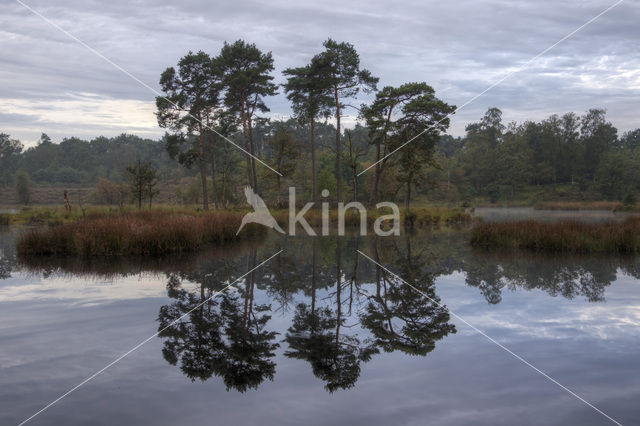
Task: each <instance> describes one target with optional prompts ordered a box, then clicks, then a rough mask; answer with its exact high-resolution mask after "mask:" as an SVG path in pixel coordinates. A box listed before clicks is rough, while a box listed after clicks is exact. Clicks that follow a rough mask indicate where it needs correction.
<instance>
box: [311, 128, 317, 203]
mask: <svg viewBox="0 0 640 426" xmlns="http://www.w3.org/2000/svg"><path fill="white" fill-rule="evenodd" d="M311 187H312V190H311V193H312V198H311V199H312V200H313V202H314V203H315V202H316V201H317V200H318V176H317V175H316V123H315V119H314V118H312V119H311Z"/></svg>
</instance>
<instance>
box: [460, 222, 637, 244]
mask: <svg viewBox="0 0 640 426" xmlns="http://www.w3.org/2000/svg"><path fill="white" fill-rule="evenodd" d="M471 244H472V245H473V246H479V247H487V248H501V249H505V248H506V249H510V248H519V249H528V250H535V251H550V252H565V253H638V252H640V217H630V218H628V219H626V220H625V221H623V222H607V223H595V224H593V223H584V222H578V221H562V222H555V223H548V222H538V221H534V220H524V221H514V222H494V223H481V224H477V225H476V226H474V228H473V229H472V231H471Z"/></svg>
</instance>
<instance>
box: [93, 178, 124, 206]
mask: <svg viewBox="0 0 640 426" xmlns="http://www.w3.org/2000/svg"><path fill="white" fill-rule="evenodd" d="M121 194H122V192H121V190H120V185H118V184H117V183H115V182H114V181H111V180H109V179H103V178H100V179H99V180H98V183H97V185H96V201H97V202H98V203H99V204H120V202H121Z"/></svg>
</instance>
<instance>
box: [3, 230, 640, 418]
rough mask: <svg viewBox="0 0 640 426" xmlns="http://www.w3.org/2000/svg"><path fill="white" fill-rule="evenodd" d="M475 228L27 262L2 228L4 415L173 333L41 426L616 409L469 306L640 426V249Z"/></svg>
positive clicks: (21, 412)
mask: <svg viewBox="0 0 640 426" xmlns="http://www.w3.org/2000/svg"><path fill="white" fill-rule="evenodd" d="M467 232H468V230H465V229H452V228H442V229H436V230H428V231H420V232H415V233H411V234H404V233H403V235H401V236H400V237H397V238H375V237H359V236H345V237H341V238H337V237H324V238H310V237H294V238H292V237H280V236H276V235H275V234H274V235H270V236H269V237H267V238H265V239H264V240H263V241H255V242H252V243H250V244H243V245H234V246H230V247H225V248H224V249H211V250H208V251H203V252H200V253H197V254H193V255H188V256H171V257H168V258H164V259H156V260H150V259H146V260H145V259H119V260H115V261H112V262H98V261H93V262H84V261H80V260H77V259H16V256H15V248H14V237H15V231H9V230H7V229H5V230H4V231H0V253H1V258H0V347H1V349H0V383H1V385H2V386H0V424H3V425H5V424H7V425H10V424H18V423H20V422H21V421H22V420H24V419H26V418H27V417H29V416H30V415H32V414H33V413H35V412H36V411H38V410H39V409H40V408H42V407H43V406H45V405H46V404H47V403H49V402H51V401H52V400H54V399H56V398H57V397H59V396H60V395H62V394H63V393H65V392H66V391H67V390H69V389H71V388H72V387H74V386H75V385H77V384H78V383H80V382H82V381H83V380H84V379H85V378H87V377H89V376H91V375H92V374H93V373H95V372H96V371H98V370H100V369H101V368H103V367H104V366H106V365H107V364H109V363H110V362H112V361H113V360H114V359H116V358H118V357H119V356H120V355H122V354H124V353H125V352H127V351H128V350H130V349H131V348H133V347H134V346H136V345H137V344H138V343H140V342H141V341H143V340H144V339H146V338H147V337H149V336H152V335H153V334H154V333H156V332H157V331H159V330H162V331H161V333H160V335H159V336H157V337H154V338H152V339H151V340H150V341H149V342H148V343H146V344H145V345H143V346H141V347H140V348H139V349H137V350H136V351H134V352H133V353H131V354H130V355H129V356H127V357H126V358H124V359H122V360H121V361H120V362H118V363H117V364H115V365H113V366H112V367H111V368H109V369H108V370H106V371H105V372H104V373H102V374H100V375H99V376H97V377H96V378H95V379H93V380H92V381H90V382H88V383H87V384H86V385H84V386H82V387H81V388H79V389H78V390H77V391H75V392H74V393H72V394H70V395H69V396H67V397H66V398H64V399H62V400H61V401H60V402H58V403H57V404H55V405H54V406H52V407H51V408H50V409H48V410H47V411H45V412H43V413H42V414H40V415H39V416H37V417H36V418H34V419H33V420H32V421H31V422H30V423H29V424H34V425H52V424H64V425H76V424H77V425H80V424H94V425H100V424H105V425H107V424H156V425H177V424H181V425H201V424H221V425H226V424H233V425H236V424H240V425H245V424H246V425H256V424H259V425H289V424H291V425H297V424H307V425H316V424H317V425H323V424H368V425H388V424H406V425H422V424H447V425H449V424H452V425H468V424H486V425H497V424H504V425H515V424H576V425H586V424H594V425H596V424H603V425H604V424H612V423H611V422H610V421H609V420H607V419H606V418H605V417H604V416H602V415H601V414H599V413H598V412H597V411H595V410H594V409H593V408H591V407H589V406H588V405H586V404H585V403H584V402H581V401H580V400H579V399H577V398H576V397H574V396H572V395H570V394H569V393H567V392H566V391H565V390H563V389H561V388H560V387H558V386H557V385H556V384H554V383H552V382H550V381H549V380H548V379H547V378H545V377H543V376H542V375H541V374H539V373H538V372H536V371H534V370H533V369H532V368H531V367H529V366H527V365H525V364H524V363H523V362H521V361H519V360H518V359H516V358H514V356H512V355H510V354H509V353H507V352H506V351H505V350H503V349H501V348H500V347H498V346H497V345H496V344H494V343H492V342H491V341H490V340H488V339H487V338H486V337H484V336H482V335H480V334H479V333H478V332H477V331H475V330H474V329H472V328H471V327H469V326H468V325H467V324H465V322H463V321H462V320H461V319H460V318H463V319H464V320H466V321H467V322H468V323H470V324H472V325H473V326H475V327H477V328H478V329H480V330H482V331H483V332H484V333H486V334H487V335H488V336H490V337H491V338H493V339H495V340H496V341H498V342H500V343H501V344H503V345H505V346H506V347H508V348H509V349H510V350H511V351H513V352H514V353H516V354H518V355H520V356H522V357H523V358H524V359H526V360H527V361H529V362H530V363H531V364H533V365H535V366H536V367H537V368H539V369H540V370H542V371H544V372H545V373H547V374H548V375H550V376H551V377H553V378H554V379H555V380H557V381H558V382H559V383H561V384H563V385H564V386H566V387H568V388H569V389H571V390H572V391H574V392H575V393H577V394H578V395H580V396H581V397H583V398H584V399H585V400H587V401H589V402H590V403H592V404H593V405H595V406H596V407H598V408H599V409H600V410H602V411H603V412H605V413H606V414H607V415H609V416H611V417H613V418H614V419H616V420H617V421H619V422H621V423H623V424H638V422H639V419H640V404H639V403H638V401H640V357H639V356H638V354H639V353H640V339H639V337H640V258H635V257H612V256H544V255H534V254H531V253H523V252H517V253H514V252H498V253H496V252H491V253H490V252H485V251H480V250H474V249H472V248H470V247H469V246H468V245H467V244H466V235H467ZM279 250H282V253H281V254H280V255H278V256H276V257H274V258H273V259H272V260H271V261H270V262H268V263H266V264H265V265H264V266H262V267H260V268H259V269H256V270H255V271H254V272H253V273H250V274H249V275H247V276H246V277H244V278H240V279H239V280H238V278H239V277H242V276H243V275H245V274H246V273H247V271H250V270H251V269H252V268H254V267H255V266H256V265H258V264H260V262H262V261H263V260H265V259H267V258H269V257H270V256H272V255H273V254H274V253H276V252H278V251H279ZM357 250H361V251H362V252H364V253H366V254H367V255H368V256H370V257H371V258H373V259H375V260H376V261H377V262H379V263H380V264H382V265H384V266H385V268H388V270H390V271H392V272H394V273H397V274H398V275H399V276H400V277H402V279H404V280H405V281H406V282H407V283H408V284H410V285H407V284H405V283H403V282H402V281H401V280H399V279H398V278H397V277H395V276H394V275H392V274H390V273H389V272H387V271H386V270H385V269H383V268H380V267H378V266H377V265H376V264H374V263H372V262H371V261H370V260H368V259H367V258H365V257H363V256H362V255H359V254H358V253H357ZM236 280H237V282H236V283H235V284H234V289H233V290H232V291H226V292H224V293H221V294H219V295H217V296H216V297H214V298H213V299H211V301H207V299H208V298H209V297H210V296H212V295H214V294H215V292H216V291H218V290H221V289H223V288H224V287H225V286H226V285H227V284H229V283H230V282H234V281H236ZM412 287H415V288H412ZM417 290H419V291H417ZM203 301H204V302H205V303H204V304H203ZM185 314H187V315H186V316H185V318H184V319H183V320H182V321H180V322H178V323H176V324H173V325H172V322H173V321H174V320H176V319H177V318H180V317H181V316H183V315H185Z"/></svg>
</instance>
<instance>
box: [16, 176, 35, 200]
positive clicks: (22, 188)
mask: <svg viewBox="0 0 640 426" xmlns="http://www.w3.org/2000/svg"><path fill="white" fill-rule="evenodd" d="M16 194H18V200H20V203H22V204H29V201H30V200H31V179H30V178H29V173H27V172H25V171H24V170H20V171H19V172H18V173H17V174H16Z"/></svg>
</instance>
